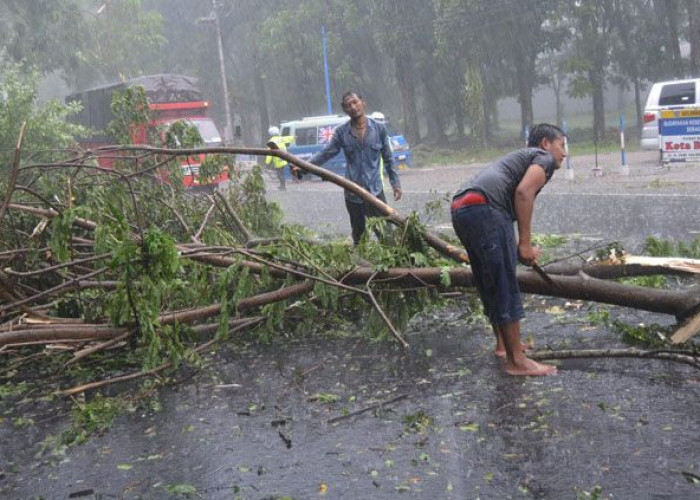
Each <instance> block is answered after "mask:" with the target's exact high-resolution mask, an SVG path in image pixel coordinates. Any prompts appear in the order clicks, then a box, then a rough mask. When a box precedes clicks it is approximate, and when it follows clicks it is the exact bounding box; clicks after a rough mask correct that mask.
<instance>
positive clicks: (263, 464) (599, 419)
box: [0, 160, 700, 499]
mask: <svg viewBox="0 0 700 500" xmlns="http://www.w3.org/2000/svg"><path fill="white" fill-rule="evenodd" d="M611 161H614V160H611ZM475 168H476V167H439V168H436V169H434V170H428V169H424V170H422V171H421V169H416V170H415V171H408V172H403V175H402V177H403V180H404V190H405V200H404V201H402V202H401V203H399V204H397V209H399V210H400V211H401V212H404V213H406V211H407V210H411V209H414V208H412V207H414V206H415V209H416V210H420V209H421V208H422V206H423V203H422V202H419V201H418V200H422V199H426V200H427V199H430V198H436V197H439V196H441V195H444V193H445V192H446V190H448V189H454V188H453V187H452V185H453V183H455V181H456V179H457V178H459V179H460V181H461V178H462V177H463V176H464V175H466V174H468V173H469V172H470V171H471V170H473V169H475ZM690 168H692V169H693V171H692V172H691V171H690V169H688V170H686V171H685V172H679V171H678V170H679V169H680V167H678V169H675V168H674V169H673V170H671V171H661V170H658V169H656V167H655V166H654V165H653V160H652V164H650V165H646V164H645V165H643V166H640V167H639V173H638V175H630V176H617V175H616V174H614V173H613V172H612V171H610V172H606V175H604V176H603V177H602V178H598V177H593V176H590V177H587V176H585V175H584V172H585V170H584V168H583V167H580V171H579V169H578V168H577V172H576V174H577V175H576V177H575V178H574V180H573V181H567V180H566V179H564V178H561V179H557V178H556V177H555V180H554V181H553V182H552V183H551V184H550V185H549V186H548V187H547V188H545V190H546V191H545V190H543V192H542V194H541V195H540V198H538V203H539V204H540V205H538V208H539V209H542V208H545V207H546V206H547V205H546V204H548V203H552V204H555V205H552V207H553V208H552V209H551V210H550V211H551V212H553V214H552V222H548V219H540V218H538V219H536V222H535V231H536V232H541V233H555V232H564V230H559V229H554V227H562V228H564V227H567V226H566V224H573V225H574V226H575V228H577V230H576V231H575V232H577V233H581V234H590V235H591V237H592V238H594V239H596V238H597V239H601V240H605V239H612V236H613V235H612V234H610V233H611V232H615V238H617V235H619V236H620V237H621V238H630V241H631V242H635V241H639V240H640V239H642V238H643V237H644V236H646V235H647V234H649V233H648V232H647V231H646V228H647V227H649V228H651V229H652V230H653V231H658V232H659V233H658V234H660V235H662V234H678V237H683V236H688V237H692V235H693V234H694V233H693V231H694V229H693V228H694V227H695V224H697V223H698V221H700V217H697V216H696V215H694V214H695V212H693V211H692V210H697V205H698V203H697V202H696V201H693V200H695V194H694V190H695V187H696V186H695V183H696V181H695V180H692V177H693V176H691V175H690V174H691V173H694V174H698V171H697V170H695V168H696V167H690ZM559 174H561V172H559V173H558V174H557V175H559ZM683 174H685V176H686V177H687V179H686V180H683V179H679V178H677V177H683ZM562 177H563V176H562ZM697 178H698V179H700V175H697ZM427 179H432V185H430V184H431V183H429V182H428V180H427ZM602 180H607V181H609V182H606V183H605V184H603V183H602V182H599V181H602ZM613 180H614V181H615V182H613ZM446 186H447V187H446ZM591 186H593V187H597V189H596V190H595V192H594V191H593V190H592V189H591ZM302 188H303V189H302ZM431 189H434V190H435V194H431V193H430V190H431ZM338 191H339V190H338V188H335V187H334V186H330V185H328V184H326V183H320V182H318V183H309V185H308V186H303V185H300V186H297V185H294V186H290V189H289V190H288V191H287V192H284V193H277V192H274V193H273V196H274V197H275V198H277V199H279V200H280V201H281V202H282V204H283V206H284V207H285V210H286V212H287V214H288V215H289V218H290V220H297V221H298V222H303V221H304V220H310V221H311V223H310V225H312V226H314V227H317V228H319V229H321V230H325V231H327V232H335V233H337V232H340V233H343V232H349V226H348V225H347V221H346V215H345V212H344V208H343V206H342V194H340V193H339V192H338ZM640 195H643V196H641V197H640ZM596 196H599V197H600V198H596ZM644 196H647V197H651V198H644ZM579 198H580V200H581V201H580V202H577V203H579V204H578V205H576V204H575V203H574V202H573V201H572V200H574V199H579ZM639 199H642V200H645V201H644V202H643V203H641V205H637V208H632V207H629V206H628V205H629V202H631V201H633V200H639ZM557 200H559V201H557ZM562 200H563V201H562ZM591 200H593V201H591ZM602 200H607V201H606V202H605V203H607V205H605V203H604V202H603V201H602ZM649 200H651V201H649ZM660 200H674V202H678V203H682V206H681V205H678V206H676V207H675V208H674V211H681V210H682V211H683V214H682V216H678V217H676V216H675V215H680V214H669V213H668V210H660V209H659V210H657V209H654V210H648V208H649V207H650V205H652V204H653V207H659V206H661V201H660ZM635 203H636V201H635ZM335 206H337V207H340V210H337V211H336V210H334V209H332V208H331V207H335ZM583 206H591V209H593V210H595V211H596V212H597V213H598V214H600V215H601V217H602V214H605V213H611V214H613V215H614V216H615V217H617V222H609V223H608V225H605V226H597V225H596V224H595V223H593V222H590V220H591V217H592V216H591V217H585V216H582V214H581V212H582V211H584V210H583V209H582V208H581V207H583ZM664 206H665V205H664ZM577 207H578V208H577ZM639 207H641V208H639ZM584 212H585V211H584ZM620 214H622V215H620ZM555 215H559V217H558V218H557V217H556V216H555ZM672 215H674V216H672ZM576 216H579V217H580V219H577V220H578V222H576V223H575V224H574V223H573V222H572V221H573V220H574V219H575V217H576ZM446 217H447V216H446V214H445V213H443V214H440V213H438V215H437V216H436V217H435V218H434V219H433V222H432V225H433V226H434V227H437V228H438V229H440V228H444V227H445V224H446V222H447V220H446ZM296 218H298V219H296ZM606 220H611V219H609V218H607V217H606ZM612 220H614V219H612ZM640 221H647V222H645V223H644V224H648V226H645V225H643V224H642V223H641V222H640ZM556 224H560V226H556ZM625 227H629V228H632V229H633V230H632V231H631V230H629V229H625ZM684 239H685V238H684ZM526 311H527V314H528V317H527V318H526V320H525V321H524V323H523V331H524V334H525V335H526V336H527V335H532V336H533V338H534V340H535V342H536V346H537V348H543V347H545V346H549V347H552V348H557V349H563V348H571V349H578V348H615V347H625V346H626V345H625V344H623V343H621V342H620V340H619V337H620V335H619V333H617V332H614V331H611V330H610V329H608V328H606V327H604V326H602V325H601V324H600V322H599V321H597V320H596V318H597V317H599V316H600V314H601V312H605V311H608V312H609V313H610V315H611V316H612V317H614V318H616V319H620V320H623V321H625V322H627V323H628V324H638V323H645V324H650V323H654V322H656V323H660V324H661V325H666V326H667V325H671V324H672V323H673V318H671V317H668V316H663V315H653V314H650V313H645V312H642V311H634V310H627V309H624V308H618V307H603V306H595V305H592V304H589V303H582V302H567V301H565V300H562V299H545V298H543V297H539V296H528V297H527V303H526ZM357 327H358V328H359V329H362V327H363V325H362V324H359V325H357ZM404 334H405V337H406V339H407V340H408V341H409V342H410V344H411V348H410V350H409V351H408V352H403V351H401V350H400V349H399V348H398V347H397V346H396V345H395V343H393V342H385V343H371V342H368V341H365V340H357V339H339V340H328V339H308V340H300V341H294V342H284V343H280V344H273V345H271V346H256V345H249V346H246V347H240V346H239V347H236V346H227V347H225V348H221V349H219V350H218V351H217V352H216V353H215V354H213V356H212V358H211V361H210V362H209V363H208V364H207V366H206V367H205V368H204V369H203V370H202V371H201V372H194V373H191V372H185V373H181V374H180V375H179V376H180V377H181V378H182V380H183V382H182V383H180V384H176V385H174V386H172V387H169V388H167V389H165V390H164V391H163V392H162V394H161V395H160V397H159V402H160V404H161V406H162V408H161V409H160V410H159V411H150V410H144V409H141V410H137V411H135V412H133V413H127V414H125V415H122V416H120V417H119V418H118V419H117V421H116V422H115V424H114V425H113V426H112V427H111V428H110V430H109V431H107V432H106V433H105V434H104V435H102V436H96V437H93V438H92V439H90V440H89V441H88V442H87V443H86V444H85V445H82V446H79V447H76V448H72V449H70V450H66V451H63V452H61V451H60V450H56V451H52V449H51V447H50V446H49V447H48V448H47V447H46V446H44V444H42V443H46V442H47V441H45V440H46V438H47V436H50V435H57V434H58V433H59V432H60V431H61V430H62V429H64V428H65V427H66V425H67V423H68V418H67V411H68V403H67V402H61V401H59V402H55V403H48V402H36V401H32V400H31V399H30V398H28V399H29V400H28V401H18V400H15V399H12V398H6V399H2V398H0V498H8V499H15V498H16V499H25V498H51V499H53V498H61V499H62V498H102V499H104V498H158V499H160V498H184V497H185V495H184V494H178V492H190V498H212V499H230V498H246V499H267V498H282V497H290V498H296V499H309V498H349V499H356V498H363V499H364V498H379V499H383V498H387V499H389V498H421V499H422V498H426V499H438V498H447V499H477V498H482V499H505V498H514V499H518V498H543V499H560V498H563V499H569V498H570V499H577V498H584V496H583V495H584V494H585V493H587V492H592V491H593V490H594V488H596V486H599V487H600V488H601V490H602V494H601V497H600V498H616V499H627V498H629V499H686V498H688V499H691V498H698V497H700V484H699V483H700V451H699V450H700V433H699V430H700V429H699V425H698V424H699V423H700V418H699V417H698V415H700V372H698V371H697V370H695V369H693V368H691V367H688V366H685V365H676V364H672V363H669V362H661V361H653V360H583V361H563V362H561V363H560V368H559V373H558V375H556V376H554V377H546V378H529V379H524V378H515V377H508V376H505V375H503V373H502V371H501V367H500V361H498V360H497V359H495V358H494V357H493V355H492V354H491V349H492V339H491V335H490V333H489V331H488V328H487V327H486V326H485V325H484V324H483V323H479V322H476V323H474V322H473V321H472V320H470V316H469V304H468V300H467V299H461V300H459V301H457V302H455V303H453V304H451V305H450V306H448V307H447V308H445V309H443V310H440V311H435V312H431V313H426V314H424V315H422V316H421V317H419V318H416V319H414V320H413V321H412V322H411V324H410V326H409V328H408V329H407V331H406V332H404ZM383 401H393V402H390V403H388V404H386V405H381V406H378V407H372V405H373V404H376V403H379V402H383ZM49 409H50V410H49ZM362 410H366V411H364V412H362V413H359V414H357V415H356V416H350V417H348V418H345V417H346V416H347V415H348V414H349V413H351V412H358V411H362ZM20 416H21V417H23V418H24V419H25V420H26V419H32V420H33V421H34V425H30V426H26V425H21V426H20V425H17V422H18V420H17V418H18V417H20ZM338 417H340V419H337V418H338ZM332 419H337V420H335V421H333V420H332Z"/></svg>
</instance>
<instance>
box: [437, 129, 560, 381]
mask: <svg viewBox="0 0 700 500" xmlns="http://www.w3.org/2000/svg"><path fill="white" fill-rule="evenodd" d="M527 146H528V147H526V148H523V149H519V150H517V151H513V152H512V153H510V154H507V155H506V156H504V157H502V158H501V159H499V160H497V161H495V162H494V163H492V164H491V165H489V166H488V167H486V168H485V169H484V170H482V171H481V172H480V173H478V174H477V175H476V177H474V178H473V179H472V180H470V181H469V182H467V183H466V184H464V185H463V186H462V187H461V188H460V189H459V191H457V193H456V194H455V196H454V198H453V201H452V206H451V212H452V225H453V227H454V230H455V232H456V233H457V236H458V237H459V239H460V241H461V242H462V244H463V245H464V246H465V248H466V249H467V253H468V254H469V262H470V265H471V268H472V271H473V273H474V282H475V284H476V288H477V290H478V292H479V296H480V298H481V301H482V303H483V305H484V312H485V314H486V315H487V316H488V318H489V321H490V322H491V326H492V328H493V332H494V335H495V336H496V351H495V354H496V356H499V357H504V358H505V371H506V373H508V374H509V375H551V374H554V373H556V371H557V369H556V367H555V366H552V365H548V364H544V363H538V362H537V361H534V360H532V359H530V358H528V357H527V356H526V355H525V352H524V350H525V349H526V348H527V347H528V346H526V345H524V344H522V342H521V340H520V320H521V319H522V318H523V317H524V316H525V313H524V310H523V305H522V300H521V298H520V291H519V290H518V281H517V276H516V265H517V263H518V260H520V262H522V263H523V264H525V265H534V264H537V258H538V257H539V255H540V253H541V249H540V248H539V247H536V246H532V240H531V236H532V235H531V223H532V212H533V208H534V203H535V197H536V196H537V194H538V193H539V192H540V190H541V189H542V187H543V186H544V185H545V184H546V183H547V182H548V181H549V180H550V179H551V178H552V175H553V174H554V171H555V170H557V169H558V168H560V167H561V164H562V161H563V160H564V158H565V157H566V153H565V151H564V132H563V131H562V130H561V129H560V128H558V127H556V126H554V125H550V124H547V123H542V124H539V125H534V126H533V127H532V129H531V130H530V135H529V137H528V141H527ZM513 221H516V222H517V227H518V240H517V242H516V240H515V232H514V230H513Z"/></svg>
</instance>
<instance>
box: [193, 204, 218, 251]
mask: <svg viewBox="0 0 700 500" xmlns="http://www.w3.org/2000/svg"><path fill="white" fill-rule="evenodd" d="M215 208H216V203H212V204H211V206H210V207H209V210H207V213H206V214H205V215H204V220H202V223H201V224H200V226H199V229H198V230H197V232H196V233H194V235H193V236H192V240H193V241H195V242H197V241H199V237H200V236H201V235H202V231H204V228H205V227H207V224H208V223H209V218H210V217H211V214H212V212H213V211H214V209H215Z"/></svg>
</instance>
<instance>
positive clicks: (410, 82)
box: [394, 51, 420, 143]
mask: <svg viewBox="0 0 700 500" xmlns="http://www.w3.org/2000/svg"><path fill="white" fill-rule="evenodd" d="M394 64H395V66H396V80H397V81H398V82H399V91H400V92H401V111H402V113H403V130H404V132H405V133H406V138H407V139H408V140H409V141H410V142H412V143H419V142H420V128H419V126H418V125H419V122H418V107H417V106H416V83H415V80H414V79H413V71H412V68H411V66H412V64H413V63H412V60H411V57H410V55H409V53H408V52H407V51H406V53H403V51H397V54H396V57H395V59H394Z"/></svg>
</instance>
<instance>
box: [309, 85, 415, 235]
mask: <svg viewBox="0 0 700 500" xmlns="http://www.w3.org/2000/svg"><path fill="white" fill-rule="evenodd" d="M342 105H343V111H345V113H346V114H347V115H348V116H350V121H349V122H347V123H344V124H342V125H340V126H339V127H338V128H336V129H335V133H334V134H333V139H331V141H330V142H329V143H328V145H327V146H326V147H325V148H323V150H322V151H320V152H319V153H318V154H316V155H315V156H314V157H313V158H311V159H310V160H309V161H310V162H311V163H313V164H314V165H323V164H324V163H325V162H327V161H328V160H330V159H331V158H333V157H334V156H335V155H337V154H338V153H339V152H340V151H341V150H342V151H343V153H345V159H346V160H347V166H346V168H345V177H346V178H347V179H349V180H351V181H352V182H354V183H355V184H357V185H359V186H360V187H363V188H365V189H366V190H367V191H369V192H370V193H371V194H373V195H374V196H376V197H377V198H379V199H380V200H381V201H383V202H384V203H386V197H385V196H384V188H383V186H382V177H381V167H382V160H383V162H384V167H385V168H386V171H387V173H388V174H389V182H390V183H391V187H392V189H393V191H394V200H396V201H398V200H399V199H400V198H401V182H400V181H399V174H398V173H397V171H396V167H395V166H394V157H393V154H392V152H391V146H390V145H389V134H388V133H387V131H386V127H385V126H384V125H383V124H381V123H379V122H376V121H374V120H372V119H371V118H369V117H367V116H366V115H365V103H364V101H363V100H362V96H360V95H359V94H358V93H357V92H346V93H345V94H344V95H343V99H342ZM345 207H346V208H347V210H348V214H349V215H350V226H351V227H352V241H353V243H354V244H355V245H357V243H358V242H359V241H360V238H361V237H362V235H363V234H364V232H365V221H366V219H367V217H379V216H381V213H380V212H379V211H378V210H377V209H375V208H374V207H373V206H371V205H367V204H366V203H364V202H363V201H362V198H360V197H359V196H357V195H355V194H354V193H351V192H350V191H345Z"/></svg>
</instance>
